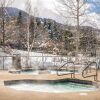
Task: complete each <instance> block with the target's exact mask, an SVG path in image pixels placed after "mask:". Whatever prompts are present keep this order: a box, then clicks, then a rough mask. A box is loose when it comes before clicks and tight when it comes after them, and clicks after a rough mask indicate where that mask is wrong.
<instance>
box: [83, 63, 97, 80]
mask: <svg viewBox="0 0 100 100" xmlns="http://www.w3.org/2000/svg"><path fill="white" fill-rule="evenodd" d="M92 64H95V67H96V70H95V71H96V74H93V75H87V76H85V75H84V73H85V71H87V70H88V68H90V67H91V65H92ZM86 74H87V73H86ZM97 76H98V65H97V63H96V62H91V63H89V64H88V65H87V66H86V67H85V68H84V70H83V71H82V77H83V78H88V77H94V80H95V81H97Z"/></svg>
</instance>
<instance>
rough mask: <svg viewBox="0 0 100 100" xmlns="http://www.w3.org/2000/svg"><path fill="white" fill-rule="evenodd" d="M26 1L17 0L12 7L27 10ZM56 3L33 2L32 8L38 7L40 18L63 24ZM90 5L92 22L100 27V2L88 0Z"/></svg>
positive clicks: (38, 0) (51, 1)
mask: <svg viewBox="0 0 100 100" xmlns="http://www.w3.org/2000/svg"><path fill="white" fill-rule="evenodd" d="M25 1H26V0H15V2H14V3H13V5H12V6H13V7H16V8H19V9H22V10H25ZM55 1H56V0H31V2H32V8H33V9H34V7H36V6H37V8H38V10H39V11H38V13H39V16H40V17H48V18H52V19H54V20H58V21H61V22H62V21H63V20H62V19H63V18H62V17H61V16H58V15H57V13H55V10H54V9H55V3H54V2H55ZM96 2H98V3H96ZM88 5H89V6H90V15H89V20H90V22H91V21H94V22H96V24H98V25H97V26H98V27H100V25H99V22H100V0H88ZM90 17H91V19H90ZM64 20H65V19H64Z"/></svg>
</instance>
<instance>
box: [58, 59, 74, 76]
mask: <svg viewBox="0 0 100 100" xmlns="http://www.w3.org/2000/svg"><path fill="white" fill-rule="evenodd" d="M68 64H72V65H73V66H70V67H72V68H73V71H72V72H69V73H64V74H60V73H59V71H61V70H62V68H63V67H65V66H66V65H68ZM67 67H69V66H66V70H67ZM69 74H70V75H71V78H75V66H74V62H72V61H69V62H67V63H65V64H64V65H62V66H61V67H60V68H58V69H57V75H58V76H63V75H69Z"/></svg>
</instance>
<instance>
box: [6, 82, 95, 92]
mask: <svg viewBox="0 0 100 100" xmlns="http://www.w3.org/2000/svg"><path fill="white" fill-rule="evenodd" d="M5 86H7V87H9V88H12V89H15V90H20V91H35V92H48V93H66V92H89V91H95V90H97V88H96V86H94V85H91V84H83V83H76V82H70V81H57V82H51V81H50V82H46V81H42V82H38V81H35V82H34V81H33V82H24V81H23V82H20V81H16V82H14V83H11V82H10V84H7V85H5Z"/></svg>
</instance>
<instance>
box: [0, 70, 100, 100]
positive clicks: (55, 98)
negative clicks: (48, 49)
mask: <svg viewBox="0 0 100 100" xmlns="http://www.w3.org/2000/svg"><path fill="white" fill-rule="evenodd" d="M70 77H71V76H70V75H65V76H57V75H49V74H45V75H43V74H42V75H25V74H11V73H8V71H0V100H100V90H98V91H93V92H84V93H83V92H77V93H58V94H57V93H42V92H32V91H18V90H14V89H11V88H8V87H5V86H4V85H3V83H4V81H7V80H21V79H31V80H32V79H36V80H38V79H39V80H44V79H45V80H55V79H66V78H70ZM76 78H77V79H81V80H89V81H94V79H93V77H91V78H82V76H81V75H76ZM98 81H100V71H99V72H98ZM98 84H100V82H98Z"/></svg>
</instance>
